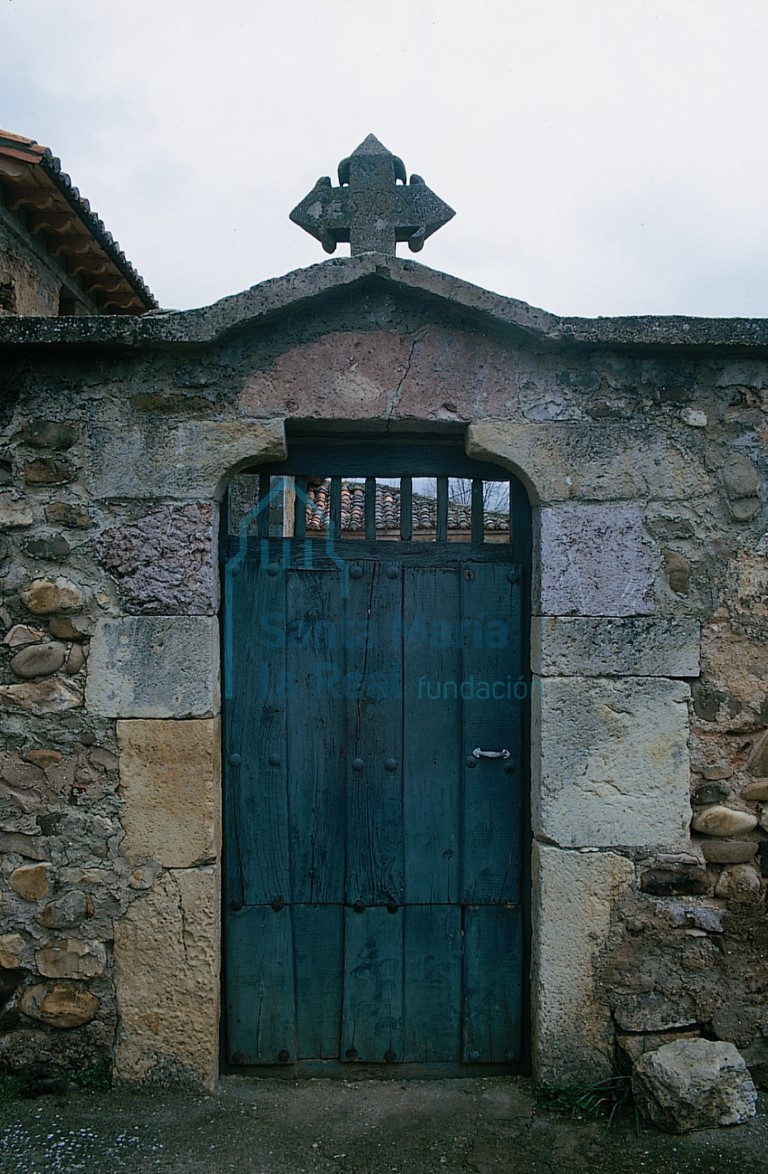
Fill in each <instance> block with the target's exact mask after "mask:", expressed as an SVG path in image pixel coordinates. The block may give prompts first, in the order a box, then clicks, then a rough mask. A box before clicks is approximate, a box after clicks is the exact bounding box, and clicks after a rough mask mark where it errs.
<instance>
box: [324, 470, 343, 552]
mask: <svg viewBox="0 0 768 1174" xmlns="http://www.w3.org/2000/svg"><path fill="white" fill-rule="evenodd" d="M330 530H331V536H332V538H333V540H334V542H336V541H338V539H339V538H341V477H331V519H330ZM327 531H328V519H326V533H327Z"/></svg>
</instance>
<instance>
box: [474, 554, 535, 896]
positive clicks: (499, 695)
mask: <svg viewBox="0 0 768 1174" xmlns="http://www.w3.org/2000/svg"><path fill="white" fill-rule="evenodd" d="M461 585H462V619H463V621H464V628H465V635H464V648H463V672H462V679H463V688H464V709H463V734H464V757H465V760H466V761H467V762H468V764H469V765H467V766H466V767H465V777H464V843H463V854H462V855H463V876H462V902H465V903H468V904H473V903H479V902H495V901H517V900H519V896H520V861H521V844H520V833H521V826H520V824H521V820H520V774H521V764H522V755H521V751H522V723H521V715H522V712H523V704H522V702H523V700H524V699H517V698H516V697H515V687H516V686H517V685H518V682H520V685H524V684H525V682H524V680H523V677H522V673H523V664H522V657H521V646H522V645H521V637H522V621H521V602H520V584H519V568H510V567H509V566H504V565H503V564H496V563H493V564H487V563H476V562H472V563H467V564H466V566H465V568H464V571H463V573H462V577H461ZM526 690H527V686H526ZM518 692H522V689H521V688H518ZM475 748H479V749H481V750H491V751H500V750H503V749H507V750H509V751H510V755H511V757H510V758H509V759H508V760H506V761H505V760H503V759H501V758H479V759H477V760H475V761H474V763H473V758H472V751H473V750H474V749H475Z"/></svg>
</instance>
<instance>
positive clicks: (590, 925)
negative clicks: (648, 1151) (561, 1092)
mask: <svg viewBox="0 0 768 1174" xmlns="http://www.w3.org/2000/svg"><path fill="white" fill-rule="evenodd" d="M532 869H533V876H532V884H533V926H532V967H531V1004H532V1017H533V1069H534V1073H535V1075H536V1077H537V1079H538V1080H553V1081H555V1082H557V1083H559V1084H566V1083H567V1084H578V1083H582V1082H583V1083H588V1082H590V1081H594V1080H600V1079H603V1078H604V1077H607V1076H610V1075H611V1072H612V1062H611V1061H612V1054H613V1023H612V1020H611V1014H610V1010H609V1008H608V1006H607V1004H606V1002H605V1000H604V999H603V998H600V997H599V996H598V990H597V969H596V960H597V958H598V955H599V953H600V950H601V949H602V948H603V947H604V946H605V944H606V942H607V940H608V933H609V930H610V923H611V913H612V910H613V908H614V907H615V905H616V904H617V902H618V901H619V899H620V898H621V896H622V895H623V893H624V892H625V891H626V890H627V889H628V888H630V887H631V886H632V884H633V880H634V868H633V866H632V863H631V861H629V860H627V859H625V858H624V857H623V856H619V855H617V854H616V853H613V852H569V851H563V850H562V849H560V848H554V847H552V846H550V845H546V844H540V843H534V845H533V860H532Z"/></svg>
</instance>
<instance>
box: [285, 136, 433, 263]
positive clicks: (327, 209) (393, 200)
mask: <svg viewBox="0 0 768 1174" xmlns="http://www.w3.org/2000/svg"><path fill="white" fill-rule="evenodd" d="M398 180H399V181H400V182H399V183H398ZM454 215H455V212H454V211H453V208H449V207H448V205H447V204H445V203H443V201H442V200H441V199H439V198H438V197H437V196H436V195H435V193H434V192H432V191H430V189H429V188H428V187H427V185H426V184H425V183H424V180H423V179H422V178H421V176H420V175H412V176H411V180H410V183H408V184H406V182H405V167H404V165H403V161H402V159H398V157H397V155H393V154H392V152H391V151H388V150H387V148H386V147H385V146H383V145H382V144H381V143H380V142H379V140H378V139H377V138H375V137H374V136H373V135H368V138H367V139H365V140H364V141H363V142H362V143H361V144H360V146H359V147H358V148H357V150H356V151H353V152H352V154H351V155H350V156H349V158H348V159H342V161H341V163H340V164H339V187H332V186H331V181H330V178H329V177H328V176H327V175H326V176H323V177H322V178H321V179H319V180H318V181H317V183H316V184H315V186H314V187H313V188H312V191H311V192H310V193H309V195H308V196H305V197H304V199H303V200H302V201H301V203H300V204H297V205H296V207H295V208H294V209H293V211H292V212H291V220H292V221H293V222H294V224H298V225H299V227H300V228H303V229H305V230H306V231H307V232H308V233H310V234H311V235H312V236H314V237H316V238H317V240H319V241H320V244H321V245H322V246H323V248H324V249H325V251H326V253H333V252H334V251H335V249H336V245H337V244H338V243H339V242H340V241H349V245H350V253H351V254H352V256H353V257H356V256H359V255H360V254H361V253H384V254H385V255H386V256H390V257H394V255H395V246H396V243H397V241H407V242H408V245H409V247H410V249H411V250H412V252H414V253H417V252H418V251H419V250H420V249H421V248H422V246H423V244H424V241H425V240H426V239H427V237H428V236H431V235H432V233H433V232H436V231H437V230H438V228H442V226H443V225H444V224H447V223H448V221H449V220H450V219H451V217H452V216H454Z"/></svg>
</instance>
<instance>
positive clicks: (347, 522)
mask: <svg viewBox="0 0 768 1174" xmlns="http://www.w3.org/2000/svg"><path fill="white" fill-rule="evenodd" d="M307 497H308V498H309V499H310V501H311V502H312V503H313V504H312V505H311V506H307V530H308V531H310V532H312V531H314V532H319V531H322V530H324V529H325V526H326V519H327V518H328V516H329V514H330V509H331V479H330V477H328V478H326V479H325V480H324V481H322V482H320V483H319V484H309V485H308V486H307ZM375 509H376V529H377V530H384V531H398V530H399V529H400V489H399V488H398V487H397V486H395V485H379V484H378V483H377V485H376V507H375ZM436 525H437V502H436V500H435V499H434V498H432V497H425V496H423V495H420V494H417V493H414V494H413V529H414V532H417V531H419V530H421V531H425V530H434V529H435V528H436ZM341 528H342V530H343V531H347V532H351V533H354V532H360V533H362V531H363V530H364V529H365V486H364V485H363V484H362V483H361V482H357V481H342V484H341ZM484 528H485V531H486V532H496V533H505V532H506V531H508V530H509V517H508V515H507V513H506V511H504V510H486V511H485V518H484ZM448 529H449V530H453V531H456V530H467V531H469V530H471V529H472V516H471V507H470V506H469V505H465V504H464V503H463V502H457V501H449V502H448Z"/></svg>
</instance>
